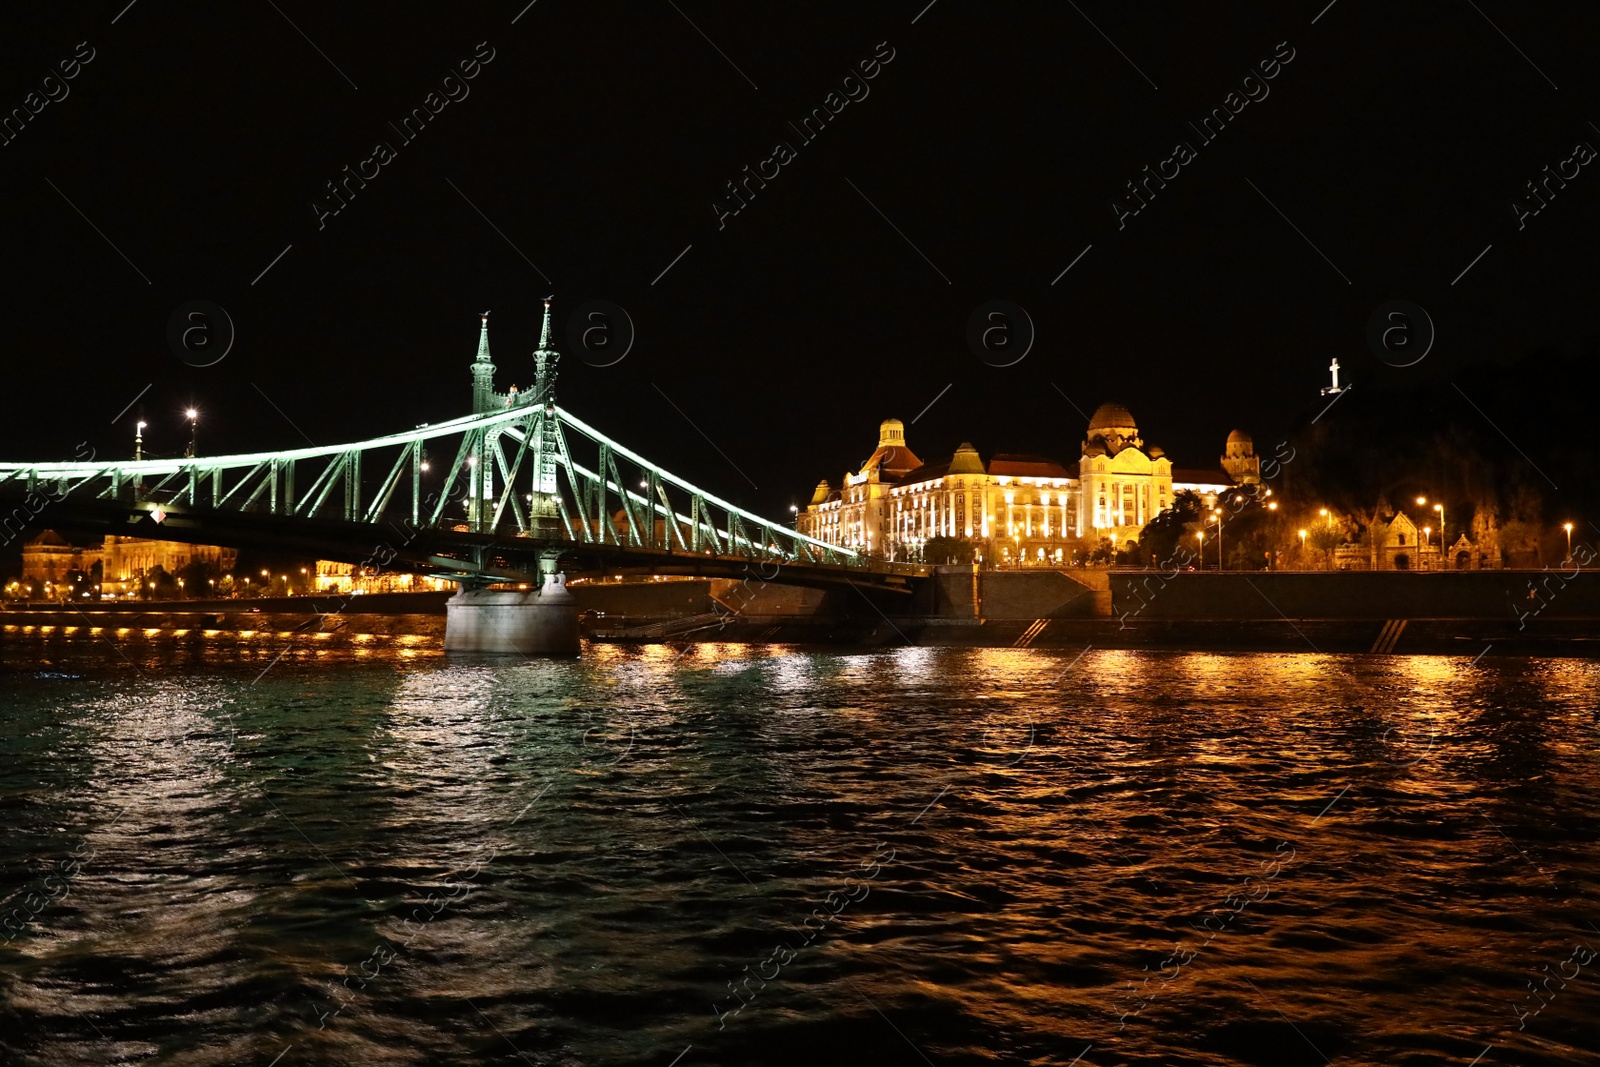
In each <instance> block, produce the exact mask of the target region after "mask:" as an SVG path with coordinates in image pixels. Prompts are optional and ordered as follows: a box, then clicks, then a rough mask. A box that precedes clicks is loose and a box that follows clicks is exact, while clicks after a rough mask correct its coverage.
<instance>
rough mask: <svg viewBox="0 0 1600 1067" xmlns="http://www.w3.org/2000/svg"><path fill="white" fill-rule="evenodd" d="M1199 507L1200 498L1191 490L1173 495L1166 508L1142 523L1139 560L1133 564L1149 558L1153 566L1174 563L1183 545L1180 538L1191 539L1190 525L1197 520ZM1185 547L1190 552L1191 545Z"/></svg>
mask: <svg viewBox="0 0 1600 1067" xmlns="http://www.w3.org/2000/svg"><path fill="white" fill-rule="evenodd" d="M1200 508H1201V505H1200V497H1199V496H1197V495H1196V494H1195V493H1194V492H1193V491H1192V490H1189V489H1184V490H1182V491H1180V492H1179V493H1177V494H1176V495H1175V496H1174V497H1173V498H1172V505H1171V506H1170V507H1168V508H1167V509H1166V510H1165V511H1163V512H1161V514H1159V515H1157V516H1156V517H1155V518H1153V519H1151V520H1150V521H1149V522H1147V523H1145V527H1144V532H1143V533H1142V534H1140V535H1139V555H1140V559H1139V560H1138V561H1137V562H1138V563H1147V562H1149V559H1150V557H1151V556H1152V555H1153V556H1155V557H1156V565H1157V566H1163V565H1165V566H1171V565H1172V564H1173V563H1176V562H1177V561H1176V560H1174V559H1173V556H1174V554H1175V553H1176V552H1177V551H1178V546H1179V545H1181V544H1183V543H1184V538H1185V537H1187V538H1188V540H1189V541H1193V540H1194V534H1193V533H1192V531H1191V526H1192V524H1194V523H1196V522H1198V521H1199V520H1200ZM1188 547H1189V548H1191V549H1192V548H1193V547H1194V546H1193V545H1189V546H1188ZM1169 560H1170V561H1171V562H1170V563H1169V562H1168V561H1169Z"/></svg>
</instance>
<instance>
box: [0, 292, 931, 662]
mask: <svg viewBox="0 0 1600 1067" xmlns="http://www.w3.org/2000/svg"><path fill="white" fill-rule="evenodd" d="M533 359H534V372H535V376H534V383H533V385H532V387H531V388H529V389H528V390H526V391H524V392H521V393H519V392H518V391H517V390H516V388H515V387H514V386H513V387H512V388H511V389H510V390H509V391H508V392H505V393H499V392H496V391H495V384H494V377H495V365H494V363H493V362H492V361H491V358H490V352H489V316H488V313H487V312H485V313H484V314H483V316H482V325H481V328H480V332H479V338H478V351H477V357H476V359H475V360H474V361H473V363H472V391H473V405H472V409H473V411H472V414H470V415H466V416H462V417H460V418H456V419H452V420H450V421H447V422H442V423H438V424H428V423H424V424H422V425H420V426H417V427H416V428H414V429H412V430H409V431H405V432H401V433H393V434H388V435H385V436H383V437H378V438H374V439H372V440H368V441H358V442H354V443H351V444H341V445H331V446H326V447H310V448H300V449H288V450H283V451H276V452H260V453H250V454H245V455H233V456H214V457H200V456H194V455H189V456H184V457H179V458H173V459H145V458H144V457H143V455H142V453H136V455H135V458H134V459H133V460H132V461H122V460H108V461H107V460H98V459H94V460H89V461H86V462H71V463H0V519H3V521H6V522H7V523H8V524H10V523H12V522H20V523H21V524H22V525H26V524H28V523H29V522H31V521H32V520H33V519H34V518H35V517H36V516H40V515H41V514H42V513H43V512H44V511H46V510H48V515H49V517H48V522H49V523H50V525H51V526H52V527H55V528H58V529H64V530H72V531H78V532H84V533H100V534H116V535H123V536H133V537H147V538H159V539H163V540H171V541H184V542H189V543H195V544H214V545H222V546H226V547H230V548H235V549H248V550H264V551H271V552H283V553H294V554H298V555H304V556H313V557H315V558H318V559H327V560H333V561H337V562H343V563H352V564H357V565H359V566H361V567H363V568H365V569H366V570H367V571H368V573H377V572H381V571H385V570H391V571H401V572H411V573H416V574H424V575H429V576H433V577H438V578H445V579H449V580H452V581H455V582H456V583H458V586H459V592H458V593H457V594H456V595H455V596H454V597H452V598H451V599H450V601H449V602H448V605H447V613H448V619H447V624H446V637H445V647H446V649H449V650H458V651H483V652H519V653H523V654H555V655H572V654H576V653H577V651H578V626H577V608H576V602H575V600H574V599H573V597H572V595H571V593H569V592H568V591H567V589H566V578H567V575H568V573H610V574H630V575H693V576H708V577H731V578H740V577H743V578H747V579H756V580H759V581H773V580H775V579H777V578H778V577H779V575H780V574H781V576H782V577H781V580H782V582H783V583H784V584H786V585H805V586H814V587H815V586H820V587H829V586H837V585H840V584H850V585H854V586H857V587H858V588H861V589H864V590H872V591H884V592H900V593H909V592H911V591H912V589H913V587H914V586H915V585H916V584H917V582H918V581H919V579H921V578H923V577H925V576H927V574H928V573H929V571H930V569H929V568H927V567H922V566H918V565H914V564H906V563H888V562H884V561H882V560H877V559H872V558H869V557H867V556H865V555H863V554H861V553H858V552H855V551H852V550H850V549H847V548H842V547H840V546H837V545H831V544H827V543H825V542H823V541H819V540H817V539H815V538H812V537H808V536H806V535H804V534H801V533H799V532H798V531H796V530H794V529H792V528H790V527H789V526H787V525H785V524H783V523H780V522H774V521H771V520H768V519H764V518H762V517H761V516H759V515H756V514H753V513H752V512H749V511H746V510H744V509H742V508H740V507H737V506H736V505H734V504H731V503H729V502H728V501H726V500H723V499H721V498H720V497H718V496H715V495H714V494H712V493H710V492H708V491H706V490H704V489H701V488H699V487H697V486H695V485H693V484H691V483H690V482H688V481H687V480H685V479H683V478H680V477H679V476H677V475H675V474H673V473H671V472H670V471H667V470H665V469H663V468H661V467H660V466H658V465H657V464H655V463H652V462H651V461H650V460H648V459H646V458H645V457H644V456H643V455H641V454H640V453H638V452H636V451H634V450H632V449H630V448H628V447H627V446H626V445H623V444H621V443H619V442H617V441H614V440H612V439H611V438H610V437H608V436H606V435H605V434H604V433H602V432H601V431H600V430H598V429H596V428H594V427H592V426H590V425H589V424H588V423H586V422H584V421H583V420H581V419H579V418H578V417H577V416H575V415H574V414H572V413H571V412H569V411H567V410H565V409H564V408H562V407H560V406H559V405H558V404H556V402H555V381H556V364H557V363H558V361H559V359H560V355H559V354H558V353H557V352H556V350H555V349H554V348H553V347H552V344H551V337H550V300H549V299H546V300H545V301H544V319H543V324H542V326H541V328H540V336H539V347H538V348H537V349H536V350H535V351H534V353H533ZM452 451H453V455H454V459H453V460H452V461H451V462H450V464H449V465H448V466H447V467H445V468H444V469H443V470H442V472H438V473H442V479H440V478H439V477H438V473H435V472H434V471H433V470H432V468H433V467H434V466H435V464H434V463H433V458H434V457H438V456H443V455H450V454H452ZM378 471H387V473H386V474H385V475H384V476H383V478H382V480H381V481H376V480H372V481H369V480H368V477H367V476H368V475H370V474H373V473H376V472H378ZM430 475H432V476H430ZM522 584H526V585H528V586H531V587H532V588H531V589H530V590H527V591H523V590H518V589H517V588H515V587H516V586H517V585H522ZM506 586H510V588H506Z"/></svg>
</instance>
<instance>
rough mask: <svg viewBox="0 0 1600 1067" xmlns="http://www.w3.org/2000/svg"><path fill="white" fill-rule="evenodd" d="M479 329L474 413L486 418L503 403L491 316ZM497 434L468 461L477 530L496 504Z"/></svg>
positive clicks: (471, 518)
mask: <svg viewBox="0 0 1600 1067" xmlns="http://www.w3.org/2000/svg"><path fill="white" fill-rule="evenodd" d="M482 319H483V325H482V326H480V327H479V329H478V358H477V359H475V360H473V361H472V413H473V414H474V415H484V414H487V413H489V412H491V411H494V410H495V409H496V408H498V407H499V406H500V405H501V403H502V400H501V398H500V397H499V396H497V395H496V394H495V391H494V370H495V368H494V362H493V361H492V360H491V359H490V357H489V313H488V312H487V311H485V312H484V313H483V316H482ZM498 437H499V435H498V434H493V433H486V434H485V435H484V437H483V440H482V441H481V442H480V444H479V446H478V448H477V449H476V451H475V453H474V454H473V455H472V456H470V457H469V458H468V462H469V463H470V464H471V465H472V471H471V475H470V492H469V493H468V495H467V521H468V523H469V524H470V525H471V526H472V528H473V529H478V528H479V526H480V525H481V524H482V523H483V522H484V521H485V518H486V517H487V513H488V511H489V510H490V508H491V507H492V505H491V504H490V503H487V502H490V501H493V500H494V454H495V453H494V448H495V442H496V440H497V439H498Z"/></svg>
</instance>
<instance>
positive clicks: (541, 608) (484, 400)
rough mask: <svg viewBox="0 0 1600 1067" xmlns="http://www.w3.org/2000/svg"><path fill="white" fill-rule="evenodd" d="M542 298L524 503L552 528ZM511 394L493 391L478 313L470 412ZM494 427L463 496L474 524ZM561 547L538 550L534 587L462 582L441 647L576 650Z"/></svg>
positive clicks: (550, 392) (551, 361)
mask: <svg viewBox="0 0 1600 1067" xmlns="http://www.w3.org/2000/svg"><path fill="white" fill-rule="evenodd" d="M552 299H554V298H553V297H546V298H545V301H544V323H543V325H542V327H541V328H540V330H539V347H538V348H537V349H535V350H534V353H533V365H534V384H533V388H532V396H531V398H530V399H531V403H534V404H538V405H539V406H540V407H542V408H543V409H544V417H543V418H541V419H539V420H537V422H536V423H535V424H534V425H535V429H534V441H533V443H532V447H531V450H532V452H533V454H534V461H535V467H534V477H533V493H532V494H531V498H532V499H531V500H530V502H529V520H530V525H531V526H532V527H533V528H534V530H535V532H538V531H540V529H541V527H543V528H544V529H545V530H546V531H548V532H551V533H553V532H554V527H555V526H556V525H557V524H558V522H559V521H560V518H561V513H560V510H559V508H558V506H557V503H556V494H557V493H558V492H559V491H560V487H559V485H558V484H557V481H556V473H557V461H558V457H559V456H560V446H559V444H558V437H557V434H558V433H559V430H558V429H557V427H556V421H555V410H556V406H555V405H556V398H555V383H556V363H557V362H558V361H559V360H560V359H561V355H560V353H558V352H557V351H556V350H555V349H554V348H552V347H551V346H550V301H551V300H552ZM517 402H518V398H517V397H516V394H515V393H512V394H511V395H510V396H500V395H497V394H496V393H495V391H494V364H493V363H491V362H490V361H489V313H488V312H484V316H483V328H482V331H481V332H480V334H479V336H478V358H477V360H476V361H475V362H474V363H473V365H472V404H473V412H474V413H475V414H483V413H485V412H489V411H494V410H496V409H497V408H500V407H503V406H506V405H508V404H515V403H517ZM498 437H499V434H497V433H492V432H491V433H485V434H484V438H483V444H482V447H481V448H480V449H479V451H478V454H477V455H476V457H474V459H475V464H474V465H475V467H476V469H475V470H474V471H473V482H472V487H473V493H472V496H471V498H470V499H469V501H468V509H469V514H470V517H471V522H472V524H473V526H474V527H475V528H476V527H477V526H478V525H479V524H480V523H482V522H484V521H485V513H486V512H487V511H488V509H489V507H490V506H491V505H490V503H489V502H491V501H493V500H494V498H495V494H494V464H493V456H494V455H495V453H494V451H493V449H494V448H495V447H496V446H495V441H496V440H497V438H498ZM560 560H561V553H560V552H559V551H557V550H551V551H548V552H541V553H540V554H539V586H538V588H537V589H533V590H529V591H526V592H523V591H515V590H509V589H482V588H477V589H475V588H471V587H470V586H468V585H466V584H465V583H463V584H462V586H461V589H460V591H459V592H457V593H456V595H455V596H453V597H451V598H450V599H449V601H447V602H446V604H445V613H446V618H445V635H444V647H445V651H447V652H480V653H484V652H487V653H515V654H517V655H522V656H576V655H577V654H578V649H579V640H578V603H577V600H576V599H575V598H574V597H573V595H572V594H571V593H569V592H568V591H567V576H566V575H565V574H562V573H561V571H560V569H559V568H560Z"/></svg>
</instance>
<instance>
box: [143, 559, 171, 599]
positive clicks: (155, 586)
mask: <svg viewBox="0 0 1600 1067" xmlns="http://www.w3.org/2000/svg"><path fill="white" fill-rule="evenodd" d="M139 595H140V596H142V597H144V598H145V599H146V600H176V599H177V597H178V580H177V579H176V578H174V577H173V576H172V575H170V574H168V573H167V569H166V568H165V567H163V566H162V565H161V564H159V563H157V564H156V565H155V566H154V567H151V568H150V569H149V570H148V571H145V572H144V576H143V577H142V578H141V579H140V580H139Z"/></svg>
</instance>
